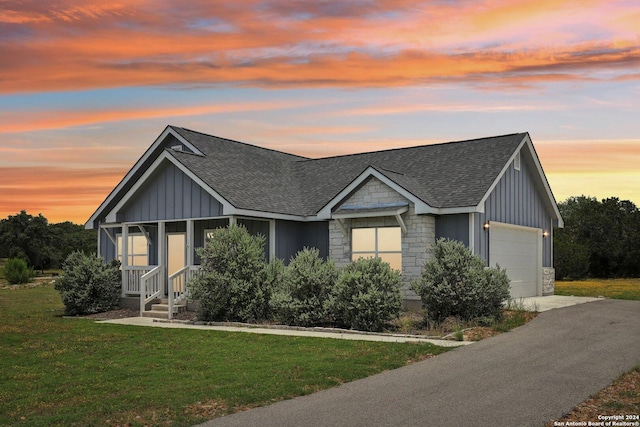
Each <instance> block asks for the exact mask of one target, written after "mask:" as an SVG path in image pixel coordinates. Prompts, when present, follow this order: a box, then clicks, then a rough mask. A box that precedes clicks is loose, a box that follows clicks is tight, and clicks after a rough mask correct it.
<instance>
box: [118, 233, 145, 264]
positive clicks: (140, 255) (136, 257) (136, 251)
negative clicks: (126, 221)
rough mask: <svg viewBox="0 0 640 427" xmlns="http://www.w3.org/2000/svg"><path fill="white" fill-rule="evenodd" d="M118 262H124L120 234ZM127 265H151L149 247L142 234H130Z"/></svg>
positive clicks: (120, 235) (119, 235)
mask: <svg viewBox="0 0 640 427" xmlns="http://www.w3.org/2000/svg"><path fill="white" fill-rule="evenodd" d="M117 239H118V260H119V261H120V262H122V234H118V237H117ZM127 240H128V241H127V252H128V254H127V265H149V245H148V244H147V238H146V237H145V236H144V235H142V234H129V236H128V239H127Z"/></svg>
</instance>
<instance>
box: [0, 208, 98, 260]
mask: <svg viewBox="0 0 640 427" xmlns="http://www.w3.org/2000/svg"><path fill="white" fill-rule="evenodd" d="M97 244H98V238H97V233H96V230H85V228H84V226H82V225H78V224H74V223H72V222H69V221H65V222H61V223H56V224H49V221H48V220H47V218H45V217H44V216H42V214H38V216H33V215H30V214H28V213H27V212H26V211H24V210H23V211H21V212H20V213H18V214H16V215H9V216H8V217H7V218H5V219H3V220H0V258H20V259H23V260H25V261H26V262H27V264H28V265H29V266H30V267H33V268H34V269H36V270H44V269H50V268H53V269H55V268H60V266H61V264H62V262H63V261H64V260H65V259H66V258H67V256H68V255H69V254H70V253H72V252H73V251H78V250H79V251H82V252H85V253H87V254H90V253H95V252H96V251H97Z"/></svg>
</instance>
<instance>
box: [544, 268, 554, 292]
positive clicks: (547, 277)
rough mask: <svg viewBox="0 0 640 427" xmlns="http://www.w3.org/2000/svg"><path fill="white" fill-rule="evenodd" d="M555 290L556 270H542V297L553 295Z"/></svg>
mask: <svg viewBox="0 0 640 427" xmlns="http://www.w3.org/2000/svg"><path fill="white" fill-rule="evenodd" d="M555 289H556V269H555V268H551V267H543V268H542V296H547V295H553V294H554V293H555Z"/></svg>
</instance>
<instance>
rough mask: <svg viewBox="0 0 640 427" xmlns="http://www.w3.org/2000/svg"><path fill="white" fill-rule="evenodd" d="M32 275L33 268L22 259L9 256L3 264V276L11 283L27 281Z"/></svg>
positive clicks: (16, 283)
mask: <svg viewBox="0 0 640 427" xmlns="http://www.w3.org/2000/svg"><path fill="white" fill-rule="evenodd" d="M32 277H33V268H29V267H28V266H27V262H26V261H25V260H23V259H20V258H11V259H8V260H7V263H6V264H5V265H4V278H5V279H7V282H9V283H10V284H12V285H18V284H21V283H29V280H31V278H32Z"/></svg>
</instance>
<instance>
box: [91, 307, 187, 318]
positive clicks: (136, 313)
mask: <svg viewBox="0 0 640 427" xmlns="http://www.w3.org/2000/svg"><path fill="white" fill-rule="evenodd" d="M80 317H82V318H84V319H95V320H112V319H125V318H127V317H140V310H132V309H130V308H121V309H118V310H109V311H105V312H103V313H96V314H87V315H85V316H80ZM173 318H174V319H176V320H195V319H196V313H195V312H193V311H183V312H181V313H177V314H175V315H174V316H173Z"/></svg>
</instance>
